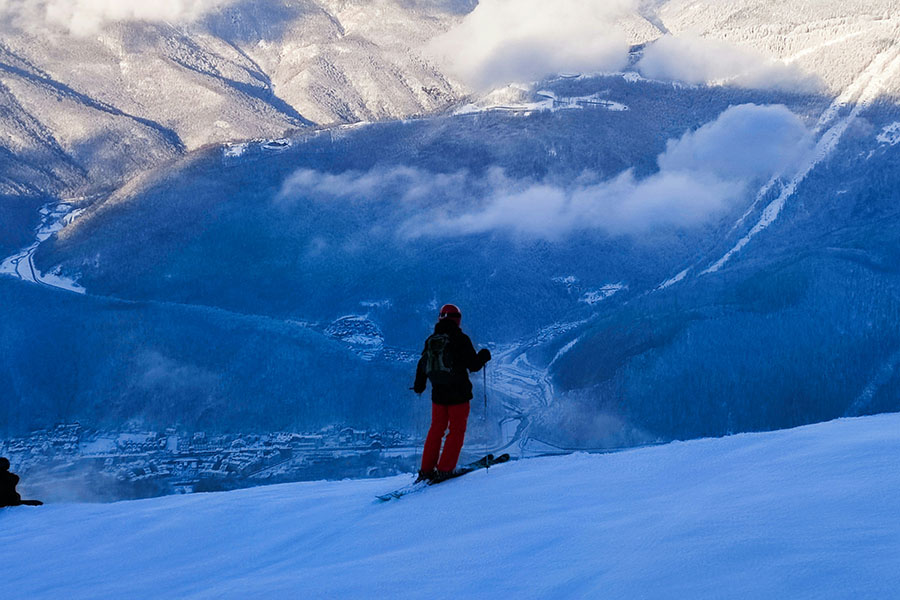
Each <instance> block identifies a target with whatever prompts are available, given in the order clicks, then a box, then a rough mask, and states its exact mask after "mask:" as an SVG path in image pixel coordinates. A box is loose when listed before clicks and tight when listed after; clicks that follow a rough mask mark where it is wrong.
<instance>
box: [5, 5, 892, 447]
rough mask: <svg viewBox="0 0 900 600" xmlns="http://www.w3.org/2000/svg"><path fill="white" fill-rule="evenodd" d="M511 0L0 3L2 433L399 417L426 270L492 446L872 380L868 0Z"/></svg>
mask: <svg viewBox="0 0 900 600" xmlns="http://www.w3.org/2000/svg"><path fill="white" fill-rule="evenodd" d="M523 1H524V0H523ZM526 4H527V5H528V9H529V10H524V9H523V10H516V9H514V7H513V4H510V3H509V2H503V1H501V0H495V1H491V2H482V3H480V4H478V5H477V6H476V5H475V4H474V3H468V2H387V1H384V2H375V3H369V2H366V3H362V2H288V3H283V4H282V3H279V4H278V6H277V10H276V8H275V7H274V6H275V5H272V4H264V3H252V2H238V3H229V2H225V3H223V4H221V5H216V7H215V8H213V9H210V10H209V11H206V12H204V13H203V14H202V15H200V16H197V17H195V18H193V19H192V20H189V21H188V22H184V23H178V24H171V23H166V22H161V21H160V20H159V19H157V20H147V19H144V20H141V21H136V20H119V21H113V22H108V23H101V24H100V25H96V29H89V31H90V35H84V34H82V35H75V34H74V33H72V32H70V31H69V30H67V29H66V28H65V27H63V26H61V25H60V24H59V23H55V24H53V23H50V24H45V27H46V28H47V32H48V33H47V35H50V36H56V37H54V38H53V39H54V40H57V41H58V43H55V44H48V43H45V38H44V37H41V36H37V35H35V34H34V33H32V32H30V31H28V30H25V29H22V28H19V29H15V28H13V29H12V30H10V31H11V32H12V33H10V34H9V35H8V39H7V37H4V46H3V50H2V52H3V53H4V54H3V56H4V57H6V58H5V59H4V64H5V65H6V66H5V67H2V69H0V84H2V85H4V86H5V88H3V89H6V90H8V91H7V92H4V93H5V94H6V95H5V96H4V98H6V99H7V100H6V103H5V104H4V105H3V106H5V107H9V108H8V110H7V112H5V113H4V115H11V116H10V117H9V118H4V121H3V127H6V128H7V129H8V133H7V136H6V138H2V137H0V143H8V144H13V141H15V140H20V142H21V143H20V142H15V143H20V145H19V146H13V145H9V146H8V152H7V155H8V156H10V157H12V159H13V160H11V161H9V162H4V163H3V165H2V167H0V168H3V169H8V171H3V173H4V177H6V179H5V181H7V182H9V184H8V187H7V192H8V195H7V196H4V204H3V205H2V210H3V211H4V212H3V213H2V217H0V218H3V222H4V223H5V224H6V223H9V226H8V227H4V228H3V231H2V234H3V235H2V236H0V247H2V248H4V249H5V250H6V252H7V254H8V255H9V256H10V259H8V260H6V261H0V263H2V265H0V272H3V273H6V274H14V275H16V276H17V277H19V278H24V279H27V280H32V281H35V282H37V283H39V284H40V287H36V286H30V285H25V284H24V283H23V282H21V281H16V280H15V279H12V278H3V279H2V280H0V300H2V302H3V304H4V306H6V307H9V308H8V310H7V314H8V315H9V317H8V318H7V321H6V323H5V327H4V328H3V330H2V331H0V344H2V348H5V349H8V350H9V351H8V352H4V353H3V355H2V357H0V361H2V362H0V384H2V389H0V393H3V394H5V397H4V398H3V400H4V407H5V408H6V410H7V414H8V415H9V418H8V419H7V421H6V427H7V429H8V431H9V434H10V435H12V434H13V433H19V432H24V431H28V430H29V429H30V428H33V427H38V426H45V425H48V424H52V423H53V422H54V421H57V420H73V419H79V420H81V421H82V422H83V423H86V424H97V425H98V426H101V425H102V426H109V425H110V424H114V423H117V422H118V423H122V422H127V421H129V420H131V422H137V423H141V424H147V425H148V426H152V427H157V428H165V427H169V426H171V425H173V424H177V425H178V426H179V427H183V428H186V429H191V428H194V429H207V430H211V431H215V430H219V431H233V430H237V429H239V428H241V427H244V428H247V429H251V430H259V429H267V428H272V427H278V428H289V427H296V428H303V427H313V428H315V427H319V426H322V425H323V424H327V423H333V422H336V421H337V420H341V421H342V422H344V423H348V424H353V425H357V424H363V423H372V422H377V423H380V424H387V423H395V424H396V426H397V427H398V428H405V429H412V424H413V418H412V407H413V406H414V405H413V403H412V401H411V398H410V397H409V392H408V390H407V387H408V385H409V378H410V377H411V371H412V359H414V357H415V356H416V354H417V351H418V349H419V347H420V344H421V340H422V338H423V337H424V335H425V334H426V333H427V332H428V331H429V329H430V326H431V323H432V321H433V319H434V311H435V310H436V309H437V307H438V306H440V304H442V303H443V302H445V301H448V300H449V301H455V302H456V303H457V304H459V305H461V306H463V309H464V313H465V317H464V327H465V329H466V330H467V331H468V332H469V333H470V334H471V335H472V337H473V339H474V340H475V342H476V344H477V345H488V346H491V347H492V349H493V351H494V354H495V356H496V357H497V359H496V360H495V362H494V363H493V364H492V365H491V367H490V368H489V374H488V378H487V379H486V381H485V383H486V385H484V384H481V386H480V387H486V390H485V391H486V393H487V395H488V396H489V397H490V398H489V400H490V401H491V402H490V404H489V409H488V415H486V417H489V418H488V419H487V421H488V422H489V423H490V425H489V426H486V427H485V428H484V429H485V431H483V439H485V440H491V439H493V440H494V441H495V442H496V443H497V444H498V445H507V446H509V447H510V448H512V449H513V450H514V451H517V452H520V453H522V454H529V453H534V452H538V451H541V450H540V449H546V448H547V444H551V445H553V446H556V447H602V446H619V445H623V444H625V445H627V444H635V443H641V442H646V441H651V440H658V439H672V438H683V437H692V436H700V435H719V434H725V433H728V432H735V431H746V430H758V429H772V428H779V427H787V426H793V425H798V424H803V423H809V422H814V421H819V420H824V419H829V418H834V417H837V416H841V415H844V414H849V415H855V414H865V413H876V412H883V411H891V410H898V409H900V404H898V400H897V398H898V397H900V395H898V390H900V373H898V371H897V368H896V367H897V365H898V362H900V359H898V353H900V337H898V333H897V331H896V326H895V324H896V320H897V315H898V314H900V293H898V292H900V280H898V271H897V264H898V261H897V258H898V257H900V246H898V245H897V237H896V235H895V234H894V232H896V231H897V227H898V226H900V223H898V218H900V215H898V213H897V210H896V206H897V200H898V196H897V194H898V192H897V190H898V189H900V168H898V164H900V144H898V143H897V141H898V139H900V137H898V134H897V131H898V127H900V126H898V123H900V100H898V99H900V44H898V39H900V35H898V31H900V16H898V15H897V13H896V11H895V10H893V8H894V7H893V6H892V4H893V3H892V2H890V1H887V0H885V1H883V2H861V1H860V2H853V1H850V2H812V1H811V2H801V3H790V4H786V3H774V2H771V1H770V0H731V1H728V2H681V1H677V0H672V1H667V2H630V1H624V0H623V1H622V2H617V3H609V4H608V5H604V7H603V8H602V10H601V8H600V7H597V10H596V11H593V12H591V11H588V12H589V13H590V14H581V13H578V12H577V11H576V12H567V10H562V9H560V10H556V11H551V10H549V9H548V8H547V6H548V4H547V3H543V2H530V1H529V2H526ZM519 6H521V5H519ZM561 6H562V7H563V8H566V9H568V8H571V7H570V6H569V3H565V2H564V3H562V4H561ZM567 15H568V16H567ZM572 15H574V17H572ZM529 19H531V20H529ZM535 20H538V21H547V22H549V23H550V24H552V25H553V27H549V28H548V27H538V26H536V25H535ZM12 22H13V23H16V22H17V21H15V20H13V21H12ZM70 25H71V24H70ZM276 25H277V26H276ZM600 25H603V26H604V29H603V31H604V32H607V31H608V32H610V34H609V35H608V36H601V37H603V39H599V40H593V41H592V42H591V44H588V45H585V44H575V46H574V47H573V46H572V45H568V44H570V42H567V41H566V40H569V39H570V38H571V39H575V40H578V39H579V38H578V37H574V38H572V36H573V35H574V36H577V35H581V34H584V32H585V31H593V30H594V29H596V28H597V27H598V26H600ZM60 27H62V29H60ZM548 30H552V31H555V32H556V34H553V33H552V32H551V33H547V32H548ZM485 39H486V40H488V41H490V42H491V43H487V42H484V40H485ZM584 47H587V48H589V49H590V50H591V52H592V53H593V54H587V55H586V54H584V52H583V49H584ZM448 48H449V49H451V50H453V49H456V50H458V52H455V53H454V52H450V53H449V56H448V55H447V54H448V53H447V49H448ZM485 48H487V49H488V50H490V51H484V52H482V50H484V49H485ZM535 65H537V66H535ZM565 65H574V66H577V67H578V68H577V70H576V69H572V68H566V67H565ZM536 69H539V70H536ZM535 73H537V74H538V75H535ZM545 75H547V76H545ZM529 77H532V79H534V80H536V81H532V79H529ZM496 81H502V82H503V83H502V84H499V85H494V82H496ZM514 81H518V82H519V83H513V84H510V82H514ZM486 82H487V83H490V84H491V86H490V87H489V88H485V87H484V85H485V84H486ZM0 91H2V90H0ZM412 116H415V118H404V119H403V120H391V119H392V118H393V117H412ZM360 120H361V121H367V122H363V123H355V124H353V125H346V124H345V125H340V123H350V122H356V121H360ZM324 124H330V125H331V126H329V127H320V126H321V125H324ZM286 131H288V133H285V132H286ZM282 136H284V137H282ZM3 139H6V140H7V142H3ZM9 140H13V141H9ZM88 140H90V143H88ZM226 140H228V141H226ZM212 142H217V143H212ZM126 146H127V147H126ZM104 161H107V162H108V163H109V164H106V163H105V162H104ZM145 167H146V168H145ZM137 170H140V171H141V172H140V174H138V175H132V174H133V173H135V172H136V171H137ZM120 179H123V180H124V181H125V183H124V184H122V185H115V186H114V187H115V189H113V190H112V191H108V190H103V189H102V187H101V186H100V184H101V183H103V184H104V185H110V182H113V181H117V180H120ZM75 190H82V192H87V191H97V190H99V191H97V193H96V194H87V193H83V194H82V195H81V196H79V197H75V198H67V202H66V206H64V207H58V206H56V203H57V202H58V201H59V200H60V199H61V196H64V194H66V193H70V192H74V191H75ZM44 204H47V205H48V206H47V208H46V209H45V211H44V216H43V217H41V216H40V215H39V213H38V210H37V209H38V208H39V207H40V206H43V205H44ZM56 214H59V215H62V214H66V215H72V216H70V217H66V219H67V221H66V223H65V227H62V228H61V229H60V230H59V231H58V232H57V233H53V235H52V236H51V233H52V232H53V231H55V229H57V227H56V226H55V225H53V224H48V223H46V221H47V215H56ZM42 218H43V219H44V221H45V222H44V223H43V224H42V225H41V231H42V232H43V233H39V237H43V238H47V239H39V240H37V241H39V242H40V243H39V244H35V243H34V242H35V241H36V240H34V238H33V235H32V232H31V230H32V227H33V226H35V225H37V223H38V221H39V219H42ZM4 244H5V246H4ZM20 248H24V249H25V250H22V251H21V252H19V253H18V254H15V252H17V251H18V250H19V249H20ZM50 277H52V278H53V279H50ZM66 281H77V284H78V285H79V286H81V287H82V288H84V289H86V290H87V292H88V294H87V295H86V296H83V297H82V296H75V295H61V294H60V293H59V291H58V290H55V289H52V286H54V285H63V284H65V282H66ZM66 285H67V284H66ZM68 287H70V288H73V287H74V286H71V285H69V286H68ZM75 289H78V288H75ZM161 365H162V367H161ZM48 373H51V374H52V375H51V376H50V377H48V375H47V374H48ZM161 373H162V374H164V375H165V376H160V374H161ZM491 427H493V428H494V430H493V431H492V430H491Z"/></svg>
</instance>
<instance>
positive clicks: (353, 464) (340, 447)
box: [0, 423, 419, 501]
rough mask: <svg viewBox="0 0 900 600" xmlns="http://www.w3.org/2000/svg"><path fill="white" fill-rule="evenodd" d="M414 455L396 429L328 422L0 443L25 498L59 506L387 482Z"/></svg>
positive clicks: (78, 434) (64, 433) (63, 428)
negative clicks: (302, 429)
mask: <svg viewBox="0 0 900 600" xmlns="http://www.w3.org/2000/svg"><path fill="white" fill-rule="evenodd" d="M418 450H419V449H418V447H417V444H415V443H414V441H413V440H412V439H410V438H408V437H405V436H404V435H403V434H401V433H400V432H399V431H396V430H387V431H371V430H368V431H367V430H359V429H354V428H352V427H342V426H337V425H332V426H329V427H326V428H323V429H322V430H320V431H317V432H312V433H290V432H277V433H265V434H224V435H208V434H206V433H204V432H191V433H185V432H181V431H178V430H176V429H175V428H170V429H166V430H164V431H149V432H148V431H134V432H101V431H95V430H88V429H85V428H82V427H81V425H80V424H78V423H71V424H59V425H56V426H55V427H53V428H50V429H43V430H38V431H33V432H31V434H30V435H29V436H27V437H20V438H13V439H8V440H0V455H2V456H6V457H8V458H9V460H10V462H11V464H12V467H13V470H14V471H15V472H17V473H19V474H20V475H21V476H22V478H23V483H24V484H27V486H28V488H29V492H30V493H33V494H35V495H37V494H43V495H44V497H48V496H52V497H54V498H56V499H59V500H68V501H88V500H91V501H96V500H101V501H113V500H121V499H127V498H144V497H153V496H160V495H166V494H172V493H176V494H177V493H192V492H201V491H220V490H228V489H236V488H241V487H249V486H253V485H260V484H263V483H281V482H289V481H308V480H316V479H326V478H327V479H335V478H338V479H339V478H342V477H380V476H387V475H393V474H396V473H400V472H409V471H411V470H413V464H414V462H415V460H416V456H417V452H418ZM67 481H71V482H72V485H71V486H67V485H66V482H67Z"/></svg>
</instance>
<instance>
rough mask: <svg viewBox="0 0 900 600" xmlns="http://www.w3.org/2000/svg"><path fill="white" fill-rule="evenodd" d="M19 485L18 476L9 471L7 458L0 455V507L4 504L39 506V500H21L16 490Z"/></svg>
mask: <svg viewBox="0 0 900 600" xmlns="http://www.w3.org/2000/svg"><path fill="white" fill-rule="evenodd" d="M17 485H19V476H18V475H16V474H15V473H10V472H9V459H8V458H6V457H0V508H3V507H4V506H22V505H23V504H26V505H28V506H41V505H42V504H43V502H41V501H40V500H22V496H20V495H19V493H18V492H17V491H16V486H17Z"/></svg>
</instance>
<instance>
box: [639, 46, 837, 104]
mask: <svg viewBox="0 0 900 600" xmlns="http://www.w3.org/2000/svg"><path fill="white" fill-rule="evenodd" d="M637 68H638V70H639V71H640V72H641V73H642V74H643V75H644V76H645V77H649V78H651V79H662V80H672V81H682V82H684V83H690V84H708V83H710V84H729V85H736V86H739V87H745V88H755V89H768V90H782V91H800V92H814V91H817V90H818V89H820V87H821V82H820V81H819V79H818V78H817V77H816V76H814V75H811V74H809V73H806V72H804V71H803V70H801V69H800V68H799V67H797V66H796V65H787V64H785V63H782V62H780V61H778V60H775V59H774V58H772V57H769V56H766V55H764V54H762V53H761V52H758V51H756V50H753V49H750V48H745V47H741V46H737V45H734V44H731V43H728V42H726V41H723V40H715V39H707V38H702V37H699V36H696V35H690V34H688V35H681V36H677V37H676V36H672V35H665V36H663V37H661V38H659V39H658V40H656V41H655V42H653V43H652V44H650V45H649V46H648V47H647V48H646V49H645V50H644V55H643V57H642V58H641V60H640V61H639V62H638V64H637Z"/></svg>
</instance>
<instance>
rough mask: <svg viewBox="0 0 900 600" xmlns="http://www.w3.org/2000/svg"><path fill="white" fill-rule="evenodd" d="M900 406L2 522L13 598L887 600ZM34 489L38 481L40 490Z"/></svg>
mask: <svg viewBox="0 0 900 600" xmlns="http://www.w3.org/2000/svg"><path fill="white" fill-rule="evenodd" d="M898 452H900V414H889V415H880V416H875V417H865V418H858V419H843V420H839V421H833V422H830V423H825V424H818V425H812V426H807V427H802V428H799V429H794V430H785V431H778V432H773V433H763V434H742V435H736V436H732V437H727V438H721V439H703V440H695V441H691V442H683V443H681V442H679V443H673V444H669V445H666V446H658V447H653V448H645V449H637V450H631V451H627V452H621V453H617V454H607V455H587V454H577V455H572V456H566V457H555V458H543V459H531V460H522V461H518V462H514V463H508V464H506V465H502V466H498V467H495V468H494V469H491V470H490V471H489V472H487V473H484V472H480V473H477V474H473V475H470V476H468V477H466V478H463V479H460V480H457V481H454V482H451V483H448V484H446V485H444V486H442V487H439V488H432V489H429V490H427V491H426V493H423V494H418V495H414V496H408V497H406V498H403V499H401V500H399V501H391V502H389V503H387V504H374V503H373V496H374V495H375V494H376V493H380V492H383V491H386V490H389V489H392V488H393V487H396V486H399V485H401V484H403V483H404V482H405V481H406V478H405V477H402V476H401V477H393V478H390V479H376V480H361V481H340V482H315V483H300V484H287V485H279V486H271V487H262V488H254V489H247V490H241V491H236V492H228V493H220V494H195V495H190V496H175V497H166V498H158V499H153V500H143V501H136V502H121V503H116V504H108V505H78V504H70V505H48V506H45V507H43V508H18V509H7V510H5V511H2V512H0V523H2V526H0V561H2V563H3V565H4V578H3V581H2V583H0V595H2V596H3V597H4V598H8V599H14V598H59V597H66V598H72V599H74V598H128V597H138V598H157V597H159V598H173V597H175V598H262V597H268V598H272V597H296V598H301V597H302V598H373V597H381V598H389V597H401V598H436V597H461V598H738V597H739V598H792V599H798V598H817V599H821V598H889V597H896V592H897V589H898V586H900V571H898V570H897V568H896V566H897V564H898V560H900V518H898V517H900V504H898V502H897V497H898V492H900V470H898V469H897V464H898V463H897V456H898ZM24 491H26V492H27V490H24Z"/></svg>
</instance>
